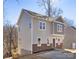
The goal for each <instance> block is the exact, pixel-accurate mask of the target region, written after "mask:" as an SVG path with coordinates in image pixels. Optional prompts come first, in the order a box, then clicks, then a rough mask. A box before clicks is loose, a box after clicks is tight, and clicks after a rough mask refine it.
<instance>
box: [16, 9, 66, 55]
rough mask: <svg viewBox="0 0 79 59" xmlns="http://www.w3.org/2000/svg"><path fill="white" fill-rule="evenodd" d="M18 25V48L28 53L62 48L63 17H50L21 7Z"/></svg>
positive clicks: (21, 51)
mask: <svg viewBox="0 0 79 59" xmlns="http://www.w3.org/2000/svg"><path fill="white" fill-rule="evenodd" d="M17 25H18V49H19V52H20V53H23V54H26V53H27V54H28V53H31V54H32V53H34V52H39V51H43V50H49V49H53V48H63V45H64V44H63V43H64V37H65V36H64V26H65V21H64V20H63V17H61V16H60V17H58V18H55V19H54V18H51V17H47V16H43V15H40V14H38V13H35V12H32V11H28V10H25V9H22V12H21V15H20V18H19V20H18V22H17Z"/></svg>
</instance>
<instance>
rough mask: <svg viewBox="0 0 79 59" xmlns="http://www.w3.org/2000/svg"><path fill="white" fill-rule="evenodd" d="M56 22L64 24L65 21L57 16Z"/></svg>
mask: <svg viewBox="0 0 79 59" xmlns="http://www.w3.org/2000/svg"><path fill="white" fill-rule="evenodd" d="M56 21H58V22H62V23H64V22H65V21H64V18H62V16H59V17H58V18H56Z"/></svg>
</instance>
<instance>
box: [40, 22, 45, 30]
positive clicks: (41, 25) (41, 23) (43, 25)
mask: <svg viewBox="0 0 79 59" xmlns="http://www.w3.org/2000/svg"><path fill="white" fill-rule="evenodd" d="M40 29H46V23H45V22H43V21H40Z"/></svg>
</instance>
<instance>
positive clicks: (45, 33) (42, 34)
mask: <svg viewBox="0 0 79 59" xmlns="http://www.w3.org/2000/svg"><path fill="white" fill-rule="evenodd" d="M40 21H44V20H41V19H39V20H38V19H34V20H33V44H38V38H41V44H47V39H48V38H49V36H50V35H51V22H47V21H44V22H45V23H46V29H45V30H40V29H39V28H40V27H39V22H40Z"/></svg>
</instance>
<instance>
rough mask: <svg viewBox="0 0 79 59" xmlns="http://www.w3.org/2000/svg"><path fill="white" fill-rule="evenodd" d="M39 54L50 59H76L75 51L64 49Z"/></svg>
mask: <svg viewBox="0 0 79 59" xmlns="http://www.w3.org/2000/svg"><path fill="white" fill-rule="evenodd" d="M37 56H40V57H44V58H48V59H76V58H75V57H74V54H73V53H69V52H65V51H64V50H55V51H49V52H46V53H40V54H37Z"/></svg>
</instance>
